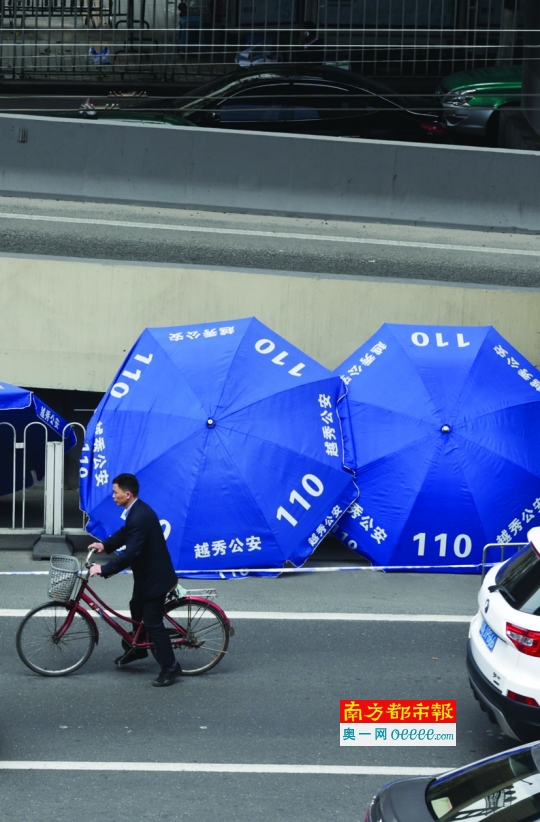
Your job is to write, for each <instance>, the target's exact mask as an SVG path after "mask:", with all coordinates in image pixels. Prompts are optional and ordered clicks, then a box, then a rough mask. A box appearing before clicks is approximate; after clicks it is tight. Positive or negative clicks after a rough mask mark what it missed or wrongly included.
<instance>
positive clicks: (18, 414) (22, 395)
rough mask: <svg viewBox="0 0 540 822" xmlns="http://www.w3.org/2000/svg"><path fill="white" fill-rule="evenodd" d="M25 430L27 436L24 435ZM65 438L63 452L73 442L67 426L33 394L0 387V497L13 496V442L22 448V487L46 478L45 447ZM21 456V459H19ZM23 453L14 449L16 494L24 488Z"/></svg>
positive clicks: (72, 436) (5, 384) (14, 386)
mask: <svg viewBox="0 0 540 822" xmlns="http://www.w3.org/2000/svg"><path fill="white" fill-rule="evenodd" d="M32 423H33V424H32ZM25 429H26V435H25ZM62 437H64V442H65V450H66V451H68V450H69V449H70V448H71V447H72V446H73V445H74V444H75V442H76V437H75V434H74V433H73V429H72V428H71V427H70V426H69V424H68V423H67V422H66V421H65V420H64V419H62V417H60V416H59V415H58V414H57V413H56V412H55V411H53V410H52V409H51V408H49V406H48V405H46V404H45V403H44V402H42V401H41V400H40V399H39V397H36V395H35V394H34V393H33V392H32V391H27V390H26V389H25V388H18V387H17V386H16V385H10V384H9V383H6V382H4V383H0V466H1V470H0V496H3V495H5V494H11V493H12V492H13V457H14V448H13V445H14V443H15V442H17V443H19V444H23V443H24V442H25V441H26V448H25V450H24V454H25V461H26V476H25V486H26V487H27V488H29V487H30V486H31V485H32V484H33V482H34V478H36V479H37V480H42V479H43V477H44V476H45V443H46V441H47V440H48V441H49V442H54V441H60V440H61V439H62ZM18 454H20V455H21V456H20V458H19V457H18ZM22 455H23V450H22V449H20V450H19V451H18V452H17V449H15V459H16V462H15V490H16V491H20V490H21V489H22V487H23V458H22Z"/></svg>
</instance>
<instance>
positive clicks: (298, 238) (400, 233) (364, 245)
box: [0, 197, 540, 287]
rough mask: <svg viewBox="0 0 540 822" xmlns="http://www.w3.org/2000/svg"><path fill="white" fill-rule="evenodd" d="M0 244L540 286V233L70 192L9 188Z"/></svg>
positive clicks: (35, 250)
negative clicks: (154, 203)
mask: <svg viewBox="0 0 540 822" xmlns="http://www.w3.org/2000/svg"><path fill="white" fill-rule="evenodd" d="M0 253H5V254H24V255H28V254H36V255H40V256H41V255H47V256H59V257H75V258H85V259H102V260H133V261H137V262H156V263H168V264H181V265H190V266H194V267H196V266H197V265H200V266H204V267H208V266H214V267H227V268H230V267H233V268H248V269H250V270H254V269H255V270H272V271H294V272H299V273H302V272H307V273H315V274H319V273H320V274H330V275H338V276H364V277H382V278H398V279H404V278H405V279H410V280H422V281H426V280H432V281H438V282H453V283H473V284H482V285H495V286H509V287H538V286H539V285H540V266H539V265H538V263H539V261H540V235H528V234H511V233H500V232H499V233H497V232H495V231H492V232H487V231H471V230H461V229H443V228H436V227H427V226H415V225H384V224H382V223H367V222H353V221H346V220H341V221H340V220H314V219H301V218H296V217H277V216H268V215H260V214H232V213H227V212H209V211H195V210H193V209H174V208H147V207H140V206H129V205H117V204H111V203H79V202H67V201H63V200H38V199H32V200H29V199H26V200H25V199H21V198H11V197H1V198H0Z"/></svg>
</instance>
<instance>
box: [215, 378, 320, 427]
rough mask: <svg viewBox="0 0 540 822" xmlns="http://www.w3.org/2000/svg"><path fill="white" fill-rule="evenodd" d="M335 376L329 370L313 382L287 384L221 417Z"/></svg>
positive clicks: (229, 415) (224, 417)
mask: <svg viewBox="0 0 540 822" xmlns="http://www.w3.org/2000/svg"><path fill="white" fill-rule="evenodd" d="M335 376H336V375H335V374H332V372H331V371H329V372H328V376H326V377H321V378H320V379H317V380H312V381H311V382H304V383H299V384H298V385H293V386H287V387H286V388H282V389H281V390H280V391H271V393H270V394H267V395H266V397H259V399H257V400H253V401H252V402H250V403H248V405H243V406H242V407H241V408H237V409H236V411H230V412H229V413H227V414H224V415H223V417H221V419H222V420H226V419H227V417H231V416H233V415H234V414H238V412H239V411H247V409H248V408H252V407H253V406H254V405H258V403H260V402H266V400H269V399H273V398H274V397H279V396H280V395H281V394H287V393H288V392H289V391H294V389H295V388H303V387H305V386H306V385H313V384H314V383H317V382H323V381H325V380H328V379H330V378H335Z"/></svg>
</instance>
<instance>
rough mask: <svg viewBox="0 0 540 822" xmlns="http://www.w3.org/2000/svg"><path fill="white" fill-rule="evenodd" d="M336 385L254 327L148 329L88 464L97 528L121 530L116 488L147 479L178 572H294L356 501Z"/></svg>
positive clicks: (86, 489)
mask: <svg viewBox="0 0 540 822" xmlns="http://www.w3.org/2000/svg"><path fill="white" fill-rule="evenodd" d="M345 393H346V392H345V391H344V388H343V383H342V381H341V380H340V379H339V377H337V376H334V375H333V374H332V373H331V372H330V371H328V370H327V369H326V368H324V367H323V366H322V365H319V364H318V363H317V362H315V361H314V360H312V359H311V358H310V357H308V356H307V355H306V354H304V353H303V352H301V351H299V350H298V349H297V348H295V347H294V346H293V345H291V344H290V343H289V342H287V341H285V340H284V339H282V338H281V337H280V336H279V335H277V334H275V333H274V332H273V331H271V330H270V329H269V328H267V327H266V326H264V325H263V324H262V323H260V322H259V321H258V320H256V319H254V318H250V319H242V320H231V321H230V322H219V323H211V324H210V323H208V324H205V325H190V326H185V327H174V328H149V329H146V331H144V332H143V334H142V335H141V336H140V337H139V339H138V340H137V342H136V343H135V345H134V347H133V349H132V350H131V351H130V353H129V354H128V356H127V357H126V359H125V361H124V363H123V365H122V366H121V368H120V370H119V371H118V373H117V375H116V377H115V379H114V381H113V384H112V385H111V387H110V388H109V390H108V391H107V393H106V395H105V397H104V398H103V400H102V401H101V403H100V405H99V407H98V409H97V410H96V413H95V415H94V417H93V418H92V421H91V423H90V426H89V428H88V432H87V439H86V443H85V446H84V449H83V454H82V461H81V497H82V507H83V509H84V510H85V511H86V512H87V513H88V514H89V516H90V522H89V524H88V526H87V527H88V530H89V531H90V532H91V533H92V534H94V535H95V536H97V537H99V538H101V539H103V538H105V537H107V536H108V535H109V534H110V533H111V532H113V531H115V530H116V529H117V528H118V527H119V526H120V525H121V524H122V522H121V519H120V516H119V509H118V508H117V507H116V506H115V504H114V502H113V501H112V499H111V491H112V480H113V478H114V476H115V475H116V474H118V473H121V472H124V471H125V472H130V473H134V474H136V475H137V477H138V478H139V481H140V484H141V498H142V499H144V500H145V501H147V502H148V503H149V504H150V505H152V507H153V508H154V509H155V510H156V512H157V513H158V515H159V517H160V519H161V520H162V525H163V528H164V533H165V535H166V538H167V544H168V547H169V550H170V553H171V556H172V558H173V561H174V564H175V568H176V569H177V570H182V571H191V570H193V571H201V572H204V573H206V572H208V573H209V574H212V573H214V572H216V571H220V570H221V569H236V568H238V569H257V568H281V567H283V564H284V563H285V562H286V561H287V560H290V561H291V562H293V563H294V564H296V565H298V564H300V563H302V562H304V560H305V559H306V558H307V557H308V556H309V555H310V554H311V553H312V551H313V549H314V547H315V546H316V545H317V544H318V543H319V542H320V540H321V539H322V538H323V537H324V535H325V534H326V533H328V531H329V530H330V529H331V528H332V526H333V525H334V524H335V522H336V521H337V519H338V518H339V516H340V515H341V514H342V513H343V511H344V510H345V509H346V508H347V507H348V506H349V505H350V503H351V502H352V501H353V500H354V499H355V498H356V496H357V488H356V486H355V484H354V477H353V474H352V472H351V471H350V470H347V469H346V468H345V467H344V463H346V462H347V461H350V459H349V457H348V455H347V453H346V448H345V446H344V442H343V436H342V429H341V421H340V414H339V413H338V404H339V406H340V409H341V408H343V409H344V413H346V411H347V407H346V398H345V396H344V395H345Z"/></svg>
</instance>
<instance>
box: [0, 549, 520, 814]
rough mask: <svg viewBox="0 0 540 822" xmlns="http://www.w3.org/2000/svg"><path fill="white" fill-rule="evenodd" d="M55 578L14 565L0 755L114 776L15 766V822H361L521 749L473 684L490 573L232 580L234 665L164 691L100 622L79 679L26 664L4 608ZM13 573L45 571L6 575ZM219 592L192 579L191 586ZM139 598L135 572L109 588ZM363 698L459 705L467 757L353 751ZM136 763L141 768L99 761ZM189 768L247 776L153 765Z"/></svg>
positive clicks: (226, 584)
mask: <svg viewBox="0 0 540 822" xmlns="http://www.w3.org/2000/svg"><path fill="white" fill-rule="evenodd" d="M47 567H48V563H46V562H32V560H31V559H30V556H29V554H28V553H27V552H18V551H11V552H10V551H5V552H1V553H0V571H2V572H4V574H3V575H2V576H1V577H0V584H1V586H2V592H3V596H2V601H1V606H2V608H3V609H4V610H2V611H0V638H1V641H2V643H3V647H4V654H3V665H2V669H1V673H0V688H1V693H2V703H1V704H2V717H1V720H0V721H1V725H0V745H1V753H0V759H1V760H2V761H3V762H14V761H15V762H20V761H21V760H25V761H28V760H32V761H38V762H52V763H54V762H58V761H61V762H66V761H67V762H73V763H78V762H90V763H93V764H92V767H98V768H100V770H92V771H89V772H85V771H76V770H73V768H72V767H71V766H69V765H67V766H66V767H67V768H68V769H67V770H51V771H46V770H33V771H25V770H11V771H10V770H5V769H1V766H0V786H1V787H0V794H1V796H2V808H3V811H2V816H3V818H5V819H6V820H7V822H37V820H40V822H41V821H42V820H49V819H50V820H55V822H68V820H69V822H71V820H72V819H73V816H74V814H76V817H77V818H78V820H79V822H95V820H96V819H99V818H102V817H103V818H107V820H109V821H110V822H124V820H128V819H129V820H132V819H133V818H134V815H135V814H136V817H137V818H138V819H143V820H173V819H174V820H177V819H188V818H197V819H198V820H199V822H217V820H224V819H225V820H228V819H230V820H238V822H251V820H254V819H259V818H261V819H265V820H273V822H293V820H298V821H299V822H323V820H324V822H326V820H340V822H357V820H358V821H359V822H362V820H363V819H364V815H365V811H366V807H367V805H368V804H369V801H370V799H371V797H372V795H373V794H374V793H375V792H376V791H377V790H378V789H379V788H380V787H381V786H382V785H383V784H384V783H385V782H387V781H389V780H390V779H392V778H395V776H393V775H392V773H391V771H390V770H389V769H390V768H398V769H399V768H403V767H411V766H412V767H417V768H419V769H420V770H421V769H422V768H440V769H445V768H450V767H454V766H459V765H463V764H465V763H466V762H468V761H471V760H474V759H476V758H480V757H482V756H486V755H488V754H491V753H495V752H497V751H500V750H503V749H505V748H506V747H509V746H511V745H512V743H511V742H510V741H509V740H508V739H506V738H505V737H503V736H502V734H501V733H500V732H499V731H498V729H497V728H496V727H495V726H493V725H491V724H490V723H489V721H488V720H487V718H486V716H485V714H483V713H481V711H480V710H479V708H478V706H477V704H476V702H475V701H474V698H473V697H472V694H471V691H470V689H469V686H468V682H467V676H466V671H465V646H466V639H467V631H468V623H467V619H468V618H470V617H471V616H473V614H474V612H475V607H476V594H477V590H478V587H479V578H478V577H473V576H455V575H443V574H437V575H421V574H407V575H401V574H383V573H381V572H374V571H370V570H364V571H345V572H332V571H328V570H327V569H328V568H329V567H330V566H329V565H328V563H324V564H322V565H321V566H320V567H321V568H322V569H326V570H321V571H320V572H316V573H311V574H291V575H289V576H282V577H279V578H277V579H242V580H231V581H217V582H216V583H215V587H216V589H217V590H218V602H219V603H220V604H221V606H222V607H223V608H224V609H225V610H226V611H227V612H228V613H230V614H231V615H232V623H233V625H234V628H235V631H236V634H235V636H234V637H233V638H232V639H231V643H230V646H229V653H228V654H227V656H226V658H225V659H224V660H223V661H222V662H221V663H220V664H219V665H218V666H217V667H216V668H215V669H214V670H213V671H211V672H209V673H208V674H206V675H204V676H201V677H192V678H183V679H181V680H180V681H178V682H177V683H176V684H175V685H174V686H173V687H171V688H167V689H154V688H152V687H150V681H151V679H152V678H153V676H154V675H155V671H156V666H155V663H154V662H153V660H152V661H150V660H148V661H146V660H145V661H142V662H138V663H135V664H134V665H133V666H132V667H131V668H126V669H123V670H118V669H115V668H114V666H113V664H112V659H113V658H114V656H115V655H117V653H118V640H117V637H116V635H115V634H114V633H113V632H112V631H111V630H110V629H109V628H108V627H107V626H103V625H102V624H101V623H100V629H101V636H100V643H99V645H98V647H97V648H96V649H95V650H94V653H93V655H92V657H91V658H90V660H89V662H88V663H87V664H86V665H85V666H84V667H83V668H82V669H80V671H78V672H76V673H75V674H72V675H71V676H68V677H63V678H42V677H40V676H38V675H36V674H33V673H32V672H30V671H29V670H27V669H26V668H25V667H24V666H23V665H22V663H21V662H20V660H19V659H18V657H17V654H16V650H15V645H14V639H15V632H16V628H17V624H18V622H19V619H20V617H19V616H13V615H6V614H8V613H9V614H13V611H14V610H15V611H16V612H17V613H20V612H21V611H24V610H25V609H27V608H29V607H32V606H34V605H35V604H37V603H39V602H42V601H45V600H46V595H45V592H46V587H47V577H46V576H45V575H43V572H46V571H47ZM14 570H18V571H26V572H29V571H30V572H36V571H37V572H42V573H40V574H39V575H38V576H33V575H30V574H28V573H27V574H25V575H16V576H11V575H8V574H6V572H12V571H14ZM209 584H210V585H212V586H213V585H214V582H212V583H208V582H202V581H201V582H199V583H196V582H193V581H191V580H186V581H184V585H185V587H190V588H191V587H202V586H206V585H209ZM130 587H131V577H130V575H128V574H126V575H122V576H118V577H115V578H113V579H109V580H98V581H97V582H96V589H97V591H98V592H99V593H100V594H102V595H103V596H104V597H105V599H106V600H107V601H108V602H109V603H110V604H111V605H113V606H115V605H116V606H117V607H119V608H122V609H125V608H126V607H127V602H128V599H129V592H130ZM317 614H323V615H324V616H323V617H322V618H320V617H317ZM430 615H437V618H438V620H439V621H434V620H432V619H430V618H429V617H430ZM257 616H259V617H262V618H253V617H257ZM344 616H346V617H347V618H344ZM283 617H285V618H283ZM459 617H461V621H451V620H452V619H453V620H457V619H458V618H459ZM426 618H427V619H426ZM403 620H408V621H403ZM360 698H366V699H454V698H455V699H457V712H458V727H457V746H456V747H455V748H453V747H444V748H428V747H423V748H385V749H378V750H376V749H371V748H342V747H340V746H339V700H340V699H360ZM124 762H129V763H138V765H137V767H140V768H141V769H142V770H141V771H140V772H129V771H122V770H112V769H109V768H107V767H105V766H103V768H101V766H100V765H99V763H124ZM186 762H187V763H195V765H197V766H200V767H201V768H203V767H205V766H206V765H208V764H216V763H217V764H218V765H219V764H223V763H233V764H237V765H240V766H245V770H246V772H240V773H219V772H218V773H205V772H194V773H182V772H181V773H174V772H159V771H157V772H154V771H149V770H147V768H148V767H149V765H148V763H186ZM95 763H98V764H97V765H95ZM253 765H266V766H268V765H280V766H285V767H288V766H297V765H308V766H309V765H323V766H337V767H339V766H347V765H367V766H378V767H379V768H380V769H381V771H382V772H381V773H379V774H377V775H373V774H367V775H354V776H351V775H348V774H346V773H333V774H323V775H314V774H302V773H292V772H291V773H288V772H287V773H272V772H270V773H252V772H250V770H249V769H250V767H251V766H253ZM41 767H43V766H41ZM75 808H76V810H75Z"/></svg>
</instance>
